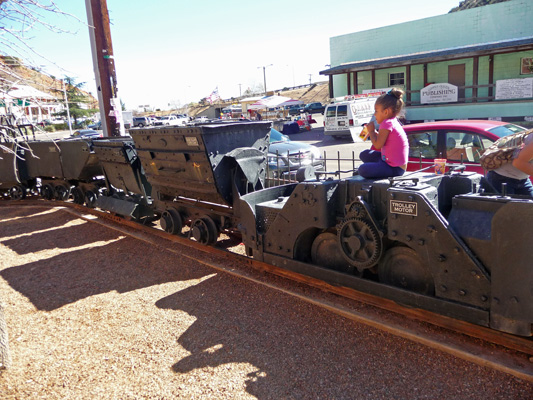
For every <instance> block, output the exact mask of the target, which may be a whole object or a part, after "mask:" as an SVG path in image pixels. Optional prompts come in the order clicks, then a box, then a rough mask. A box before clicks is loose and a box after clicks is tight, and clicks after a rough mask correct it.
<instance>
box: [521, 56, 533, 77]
mask: <svg viewBox="0 0 533 400" xmlns="http://www.w3.org/2000/svg"><path fill="white" fill-rule="evenodd" d="M529 74H533V57H524V58H522V59H521V60H520V75H529Z"/></svg>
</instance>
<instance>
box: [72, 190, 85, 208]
mask: <svg viewBox="0 0 533 400" xmlns="http://www.w3.org/2000/svg"><path fill="white" fill-rule="evenodd" d="M71 193H72V199H73V201H74V203H75V204H83V203H85V195H84V194H83V190H81V188H80V187H75V188H72V191H71Z"/></svg>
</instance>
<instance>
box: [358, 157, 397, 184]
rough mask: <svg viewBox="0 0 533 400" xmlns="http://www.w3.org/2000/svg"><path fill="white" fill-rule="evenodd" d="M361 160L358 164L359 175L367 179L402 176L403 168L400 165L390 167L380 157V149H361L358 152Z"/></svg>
mask: <svg viewBox="0 0 533 400" xmlns="http://www.w3.org/2000/svg"><path fill="white" fill-rule="evenodd" d="M359 158H360V159H361V161H362V162H363V164H361V165H360V166H359V170H358V172H359V175H361V176H362V177H363V178H367V179H380V178H390V177H392V176H402V175H403V174H405V170H404V169H403V168H401V167H391V166H390V165H389V164H387V163H386V162H385V161H383V159H382V158H381V151H376V150H363V151H362V152H361V153H360V154H359Z"/></svg>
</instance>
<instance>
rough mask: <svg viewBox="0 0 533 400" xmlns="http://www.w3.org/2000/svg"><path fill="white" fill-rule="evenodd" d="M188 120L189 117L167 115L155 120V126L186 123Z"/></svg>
mask: <svg viewBox="0 0 533 400" xmlns="http://www.w3.org/2000/svg"><path fill="white" fill-rule="evenodd" d="M187 122H188V119H187V118H178V117H176V116H175V115H165V116H164V117H161V118H159V119H158V120H157V121H155V122H154V126H164V125H174V126H176V125H186V124H187Z"/></svg>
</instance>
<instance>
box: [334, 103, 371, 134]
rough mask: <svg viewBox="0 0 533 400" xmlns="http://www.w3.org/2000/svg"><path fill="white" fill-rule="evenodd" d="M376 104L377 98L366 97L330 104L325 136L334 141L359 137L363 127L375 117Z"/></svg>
mask: <svg viewBox="0 0 533 400" xmlns="http://www.w3.org/2000/svg"><path fill="white" fill-rule="evenodd" d="M375 103H376V97H365V98H359V99H354V100H347V101H340V102H337V103H331V104H328V105H327V106H326V111H325V115H324V135H327V136H333V138H334V139H342V138H344V137H348V138H352V139H353V138H354V136H355V137H358V136H359V134H360V133H361V131H362V130H363V125H364V124H367V123H368V122H370V119H371V118H372V115H374V104H375ZM354 140H356V139H354Z"/></svg>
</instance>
